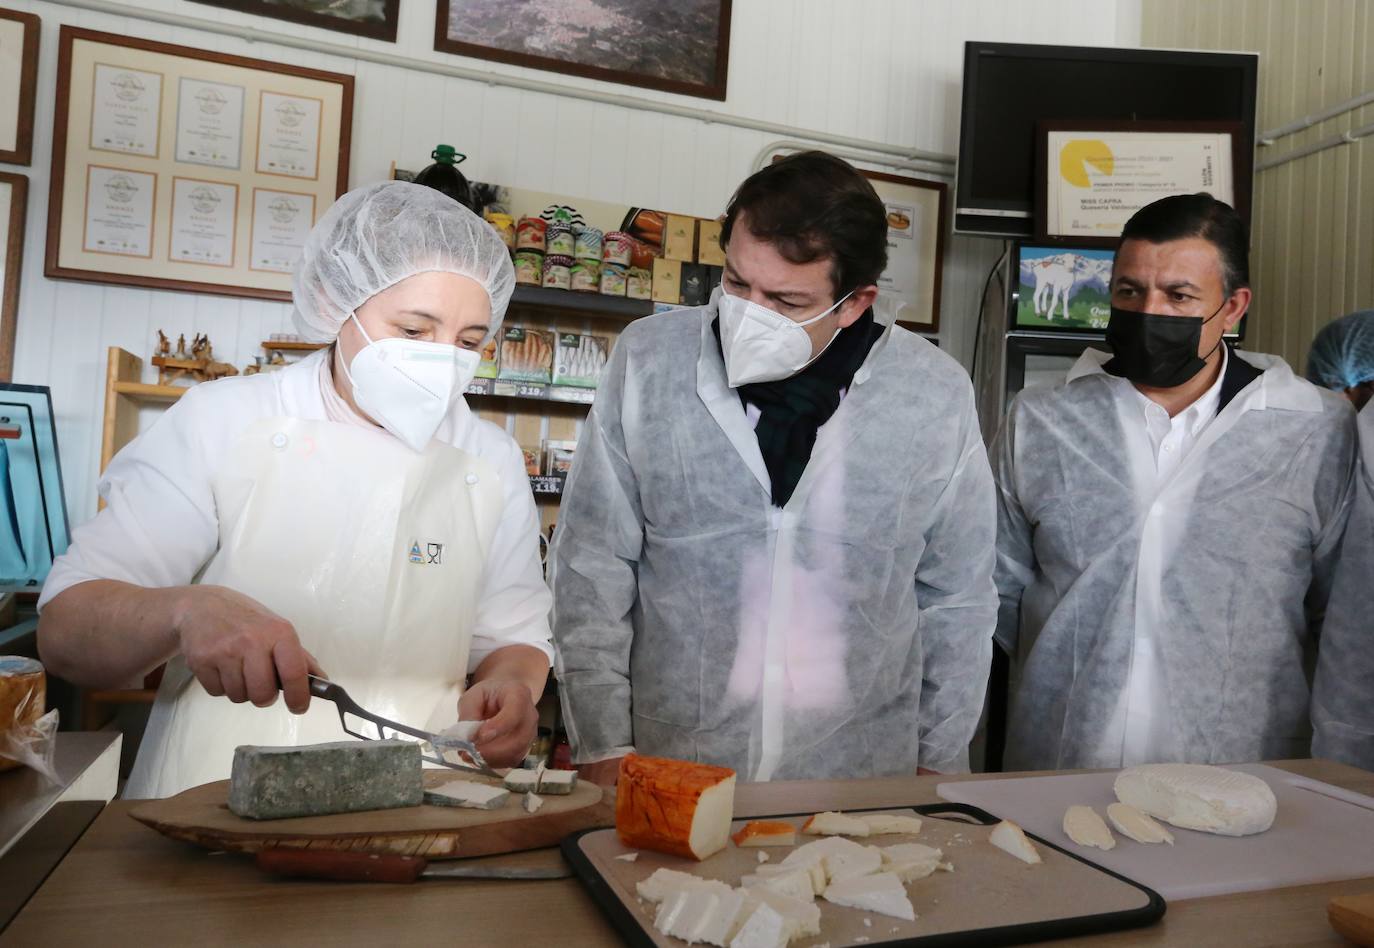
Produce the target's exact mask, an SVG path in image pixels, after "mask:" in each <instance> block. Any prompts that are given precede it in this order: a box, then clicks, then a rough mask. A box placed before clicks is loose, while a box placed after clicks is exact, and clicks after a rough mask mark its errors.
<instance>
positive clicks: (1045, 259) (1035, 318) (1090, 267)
mask: <svg viewBox="0 0 1374 948" xmlns="http://www.w3.org/2000/svg"><path fill="white" fill-rule="evenodd" d="M1115 256H1116V253H1115V251H1112V250H1096V249H1092V250H1090V249H1076V250H1070V249H1066V248H1064V247H1037V246H1035V245H1034V244H1018V245H1017V246H1016V252H1015V257H1014V260H1015V261H1016V281H1015V283H1014V284H1013V285H1012V291H1011V300H1010V304H1011V313H1010V319H1009V324H1010V326H1011V329H1012V331H1013V332H1053V333H1061V332H1067V333H1075V334H1078V335H1096V334H1100V333H1105V332H1106V331H1107V320H1108V319H1109V318H1110V317H1111V314H1112V294H1111V280H1112V258H1113V257H1115ZM1248 320H1249V316H1246V317H1244V318H1243V319H1241V321H1240V322H1239V323H1238V324H1237V325H1236V328H1235V330H1234V331H1232V332H1230V333H1227V334H1226V338H1228V339H1242V338H1244V336H1245V324H1246V322H1247V321H1248Z"/></svg>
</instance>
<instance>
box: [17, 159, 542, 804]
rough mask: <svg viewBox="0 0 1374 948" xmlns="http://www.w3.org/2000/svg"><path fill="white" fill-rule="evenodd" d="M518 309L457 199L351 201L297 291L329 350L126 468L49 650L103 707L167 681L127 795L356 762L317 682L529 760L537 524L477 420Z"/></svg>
mask: <svg viewBox="0 0 1374 948" xmlns="http://www.w3.org/2000/svg"><path fill="white" fill-rule="evenodd" d="M513 286H514V275H513V272H512V268H511V264H510V260H509V257H508V255H507V251H506V248H505V245H504V244H503V243H502V242H501V240H500V238H499V237H498V236H497V235H496V233H495V231H494V230H492V228H491V227H490V226H488V225H487V224H486V222H485V221H483V220H481V219H480V218H479V217H477V216H476V215H474V214H473V213H472V212H470V211H469V210H467V209H466V208H465V207H463V206H461V205H460V204H458V203H457V202H455V201H453V200H452V199H450V198H448V197H447V196H445V195H443V194H441V193H440V192H438V191H434V190H431V189H428V188H423V187H420V186H417V185H411V184H403V183H399V182H388V183H385V184H380V185H372V186H368V187H364V188H359V189H357V190H355V191H351V192H349V193H348V194H346V195H344V196H343V197H342V198H340V199H339V200H338V201H337V202H336V203H335V204H334V205H333V207H331V208H330V209H329V210H328V211H327V212H326V213H325V215H324V217H323V218H321V220H320V221H319V222H318V223H317V224H316V225H315V228H314V230H313V231H312V233H311V235H310V238H309V240H308V241H307V243H306V245H305V248H304V250H303V257H302V260H301V262H300V264H299V265H298V267H297V270H296V275H295V283H294V287H293V301H294V303H295V314H294V315H295V319H296V323H297V325H298V327H299V329H300V331H301V333H302V334H303V335H304V337H305V338H307V339H310V340H314V341H320V342H330V343H333V344H332V345H330V346H329V347H328V348H326V349H324V350H321V351H320V352H317V353H315V354H314V355H312V356H311V357H309V358H307V359H304V360H303V361H301V362H298V363H296V364H294V365H291V366H289V367H287V368H285V369H282V370H280V371H278V372H272V373H264V374H260V375H255V376H249V377H245V378H233V379H226V380H223V381H219V382H213V383H207V384H203V385H198V386H196V387H194V388H192V389H191V390H189V391H188V392H187V394H186V395H185V396H183V397H182V399H181V400H180V401H179V402H178V403H177V404H176V405H174V406H173V407H172V408H171V409H169V410H168V411H167V413H166V414H165V415H164V416H163V417H162V418H161V419H159V420H158V422H157V423H156V424H155V425H153V426H152V428H151V429H149V431H148V432H147V433H145V434H144V435H142V436H141V437H139V438H138V439H137V440H136V441H134V442H133V443H132V444H130V445H129V446H128V447H127V448H125V449H124V450H123V451H121V452H120V453H119V455H117V456H116V457H115V458H114V460H113V461H112V462H111V463H110V466H109V469H108V470H107V471H106V472H105V476H104V478H103V480H102V481H101V483H100V493H101V496H102V497H103V498H104V500H105V502H106V507H105V509H104V510H103V511H102V512H101V513H100V514H99V515H98V516H97V517H96V518H95V519H94V520H92V521H90V522H89V523H87V524H85V525H83V526H82V527H80V528H78V529H77V530H76V532H75V534H74V537H73V540H72V544H71V547H70V549H69V550H68V552H67V553H66V555H64V556H62V557H61V558H59V559H58V561H57V562H56V563H55V564H54V566H53V569H52V572H51V574H50V575H49V577H48V580H47V582H46V584H45V586H44V589H43V594H42V597H41V599H40V602H39V608H40V610H41V620H40V624H39V631H38V641H39V649H40V652H41V654H42V657H43V660H44V662H45V663H46V664H47V667H48V669H49V671H51V672H52V673H53V674H56V675H58V676H60V677H62V678H65V679H67V680H69V681H71V682H73V683H75V684H78V685H82V686H85V687H89V688H106V687H122V686H125V685H127V684H128V683H129V682H130V681H135V680H138V679H139V678H141V677H142V676H143V675H144V674H146V673H147V672H148V671H150V670H151V669H153V668H156V667H157V666H158V665H160V664H162V663H164V662H166V663H167V672H166V674H165V675H164V677H163V680H162V685H161V687H160V689H159V690H158V696H157V702H156V704H155V705H154V707H153V712H152V718H151V720H150V722H149V726H148V729H147V732H146V734H145V736H144V738H143V742H142V746H141V748H140V750H139V754H138V759H137V762H136V763H135V766H134V772H133V774H132V776H131V778H130V780H129V784H128V786H127V787H126V789H125V795H126V796H127V797H130V798H140V797H162V796H168V795H171V794H174V793H178V792H180V791H181V790H184V789H186V788H188V787H192V786H196V785H198V784H201V783H205V782H208V781H212V780H219V779H224V778H226V777H227V776H228V775H229V769H230V765H231V762H232V759H233V752H234V748H235V747H236V746H238V745H240V744H265V745H284V744H307V743H315V742H319V741H332V740H344V739H346V738H347V735H346V734H344V732H343V731H342V729H341V727H340V722H339V717H338V713H337V710H336V709H335V708H334V706H333V705H331V704H329V703H328V702H322V701H316V702H313V703H312V702H311V701H310V697H309V693H308V690H307V680H306V674H307V672H308V671H316V672H322V673H325V674H327V675H328V676H329V677H330V678H331V679H332V680H333V681H335V682H337V683H338V684H340V685H342V686H343V687H344V688H345V689H347V690H348V692H349V693H350V695H351V696H352V697H353V698H354V700H356V701H357V702H358V703H359V704H360V705H362V706H363V707H364V708H367V709H369V710H372V711H375V712H377V713H379V714H381V715H383V716H384V717H388V718H391V719H393V720H396V721H400V722H403V723H406V724H411V725H414V726H418V727H421V728H425V729H427V730H441V729H443V728H445V727H447V726H449V725H452V724H453V723H454V722H455V721H457V720H459V719H460V718H461V719H462V720H485V721H486V723H485V724H484V725H483V726H482V728H481V729H480V730H479V731H478V732H477V734H476V738H475V739H476V743H477V746H478V749H479V750H480V751H481V752H482V753H483V755H485V756H486V758H487V760H488V761H489V762H490V763H492V764H493V765H496V766H503V765H510V764H514V763H516V762H517V761H519V760H520V758H521V757H522V756H523V755H524V753H525V751H526V749H527V747H528V745H529V743H530V741H531V740H532V739H533V737H534V736H535V729H536V724H537V715H536V712H535V707H534V705H535V702H536V701H537V700H538V698H539V695H540V693H541V691H542V690H543V686H544V683H545V681H546V679H547V675H548V669H549V662H550V659H551V658H552V654H553V653H552V648H551V646H550V643H549V628H548V611H549V605H550V599H549V593H548V590H547V588H546V586H545V585H544V581H543V577H542V573H541V569H540V564H539V547H538V534H539V527H538V517H537V514H536V511H535V507H534V500H533V497H532V496H531V494H530V490H529V481H528V479H527V477H526V475H525V466H524V459H523V455H522V453H521V451H520V449H519V448H518V447H517V446H516V444H515V442H514V441H512V440H511V438H510V436H509V435H507V434H506V433H505V432H504V431H503V430H501V429H499V428H497V427H495V426H494V425H491V424H488V423H486V422H483V421H481V420H479V419H477V418H476V417H475V416H473V415H472V414H471V413H470V412H469V411H468V408H467V405H466V404H465V403H464V401H463V398H462V392H463V390H464V388H465V387H466V385H467V383H468V382H469V381H470V380H471V378H472V377H473V373H474V372H475V371H476V368H477V365H478V362H479V361H480V357H479V353H480V351H481V349H482V347H483V345H484V344H485V343H486V342H487V341H488V340H490V339H491V338H492V337H493V336H494V335H495V333H496V332H497V330H498V328H499V327H500V324H501V319H502V317H503V315H504V313H505V310H506V305H507V303H509V301H510V295H511V290H512V288H513ZM469 676H471V684H467V682H468V679H469ZM279 698H283V699H284V700H278V699H279ZM226 699H227V700H226Z"/></svg>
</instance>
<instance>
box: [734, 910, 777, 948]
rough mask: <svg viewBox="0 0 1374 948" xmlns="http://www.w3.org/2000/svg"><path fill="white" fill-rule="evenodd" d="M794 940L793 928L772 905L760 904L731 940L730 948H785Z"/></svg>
mask: <svg viewBox="0 0 1374 948" xmlns="http://www.w3.org/2000/svg"><path fill="white" fill-rule="evenodd" d="M791 940H792V926H791V924H790V923H789V922H788V921H787V919H785V918H783V917H782V914H781V913H779V912H778V910H777V909H775V908H773V907H772V906H771V905H764V904H762V903H758V904H756V905H755V906H754V910H753V911H752V912H750V913H749V917H748V919H746V920H745V922H744V924H743V925H741V926H740V930H739V931H738V932H736V933H735V937H734V938H732V939H730V948H784V946H785V945H786V944H787V943H788V942H789V941H791Z"/></svg>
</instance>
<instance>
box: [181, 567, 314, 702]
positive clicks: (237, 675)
mask: <svg viewBox="0 0 1374 948" xmlns="http://www.w3.org/2000/svg"><path fill="white" fill-rule="evenodd" d="M173 627H174V628H175V629H176V633H177V637H178V639H179V641H180V645H181V647H180V651H181V654H182V655H183V656H185V658H186V666H187V667H188V668H189V669H190V670H191V672H192V674H194V675H195V676H196V680H198V681H199V682H200V684H201V686H202V687H203V688H204V689H205V690H206V691H207V692H209V693H210V694H212V695H216V696H218V695H224V696H225V697H227V698H228V699H229V700H230V701H233V702H234V703H236V704H238V703H241V702H244V701H251V702H253V704H255V705H257V706H258V707H259V708H267V707H270V706H272V705H273V704H275V703H276V701H277V695H278V693H279V692H284V693H285V694H286V706H287V707H288V708H290V709H291V711H292V712H293V713H295V714H304V713H305V709H306V708H308V707H309V706H310V682H309V681H308V680H307V679H306V675H307V674H312V673H313V674H316V675H323V674H324V673H323V672H322V671H321V670H320V667H319V664H318V663H317V662H316V661H315V658H314V656H312V655H311V654H310V653H309V652H307V651H306V650H305V649H304V648H302V647H301V642H300V639H299V638H297V636H296V630H295V629H294V628H292V626H291V623H290V622H287V621H286V620H285V619H283V618H282V617H281V616H279V615H277V614H276V613H275V612H272V611H271V610H270V609H268V608H267V607H266V606H264V605H262V604H261V603H259V602H257V601H255V600H253V599H250V598H249V597H248V596H245V595H243V594H242V593H239V592H235V591H234V590H232V589H227V588H225V587H223V586H190V587H187V588H186V590H185V593H184V598H183V599H182V601H181V602H180V603H179V604H178V608H177V609H176V612H175V618H174V622H173Z"/></svg>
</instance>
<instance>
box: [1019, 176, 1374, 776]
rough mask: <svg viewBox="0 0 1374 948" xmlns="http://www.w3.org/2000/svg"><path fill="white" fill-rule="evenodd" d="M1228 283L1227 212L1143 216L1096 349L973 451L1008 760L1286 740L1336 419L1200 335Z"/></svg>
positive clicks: (1345, 482) (1299, 682) (1346, 484)
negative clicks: (995, 602) (1003, 672)
mask: <svg viewBox="0 0 1374 948" xmlns="http://www.w3.org/2000/svg"><path fill="white" fill-rule="evenodd" d="M1249 282H1250V280H1249V264H1248V250H1247V239H1246V228H1245V224H1244V222H1243V221H1242V220H1241V219H1240V217H1239V215H1237V214H1236V212H1235V211H1234V210H1233V209H1232V208H1230V207H1229V206H1227V205H1226V204H1223V203H1222V202H1220V201H1217V200H1214V199H1213V198H1212V197H1211V195H1208V194H1188V195H1179V196H1176V197H1169V198H1164V199H1163V200H1160V201H1156V202H1155V203H1153V204H1150V205H1148V206H1147V207H1144V208H1142V209H1141V210H1140V211H1138V212H1137V213H1136V215H1135V216H1134V217H1132V218H1131V220H1130V221H1129V222H1128V223H1127V225H1126V228H1125V230H1124V231H1123V233H1122V236H1121V242H1120V244H1119V246H1118V248H1117V252H1116V259H1115V261H1114V263H1113V266H1112V283H1111V294H1112V296H1111V300H1112V310H1111V320H1110V322H1109V324H1108V328H1107V342H1108V343H1109V345H1110V346H1111V348H1112V355H1111V356H1107V355H1106V354H1104V353H1101V352H1098V351H1097V350H1095V349H1088V350H1086V351H1085V352H1084V354H1083V356H1082V358H1081V359H1080V360H1079V361H1078V363H1077V364H1076V365H1075V366H1074V367H1073V369H1072V370H1071V371H1070V372H1069V375H1068V379H1067V381H1066V382H1065V384H1063V385H1061V386H1059V387H1058V388H1055V389H1052V390H1040V391H1027V392H1024V393H1022V394H1021V395H1020V396H1018V397H1017V399H1016V400H1015V401H1014V402H1013V404H1012V406H1011V409H1010V411H1009V413H1008V416H1007V419H1006V421H1005V423H1004V426H1003V428H1002V431H1001V433H1000V434H999V435H998V438H997V442H996V444H995V445H994V448H993V457H994V461H993V464H994V474H995V477H996V478H997V483H998V487H999V492H998V501H999V505H998V541H997V553H998V556H997V585H998V592H999V593H1000V595H1001V599H1002V612H1001V615H1000V617H999V621H998V627H997V642H998V644H999V645H1000V646H1001V647H1002V648H1003V649H1005V650H1006V651H1007V652H1009V653H1010V654H1011V655H1012V656H1013V660H1014V673H1013V679H1014V681H1015V684H1014V685H1013V693H1012V701H1011V714H1010V723H1009V725H1008V733H1007V749H1006V757H1005V760H1006V763H1007V766H1008V768H1009V769H1058V768H1072V767H1120V766H1128V765H1133V764H1140V763H1147V762H1154V761H1189V762H1195V763H1225V762H1235V761H1254V760H1262V759H1273V758H1287V757H1303V756H1306V755H1307V753H1308V750H1309V744H1310V741H1311V733H1312V731H1311V723H1310V719H1309V713H1308V707H1309V702H1310V688H1309V678H1308V672H1307V669H1310V667H1311V664H1310V662H1311V659H1312V657H1313V652H1314V650H1315V647H1316V639H1317V633H1318V630H1319V628H1320V621H1321V615H1322V612H1323V609H1324V607H1325V604H1326V599H1327V595H1328V592H1329V588H1330V580H1331V576H1332V572H1333V570H1334V567H1335V563H1336V556H1337V550H1338V547H1339V543H1340V539H1341V534H1342V531H1343V529H1344V527H1345V522H1346V518H1347V516H1348V513H1349V505H1350V492H1351V484H1352V469H1353V463H1354V449H1355V425H1354V413H1353V412H1352V411H1351V409H1350V406H1349V405H1348V404H1347V403H1346V402H1345V400H1344V399H1342V398H1340V397H1339V396H1337V395H1334V394H1332V393H1330V392H1325V391H1322V390H1320V389H1318V388H1316V387H1315V386H1313V385H1312V384H1310V383H1308V382H1306V381H1304V380H1302V379H1299V378H1297V377H1295V376H1294V374H1293V372H1292V371H1291V370H1290V369H1289V367H1288V366H1287V365H1286V364H1284V363H1283V361H1282V360H1279V359H1276V358H1273V357H1270V356H1260V355H1249V354H1246V355H1244V356H1242V355H1241V354H1240V353H1238V352H1236V351H1234V350H1232V349H1230V348H1229V347H1228V346H1227V345H1226V344H1225V343H1224V342H1223V339H1222V337H1223V334H1224V333H1226V332H1227V331H1229V330H1231V329H1232V328H1234V327H1235V326H1236V324H1237V323H1239V322H1240V320H1241V317H1243V316H1244V315H1245V312H1246V310H1247V308H1248V307H1249V305H1250V288H1249Z"/></svg>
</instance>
